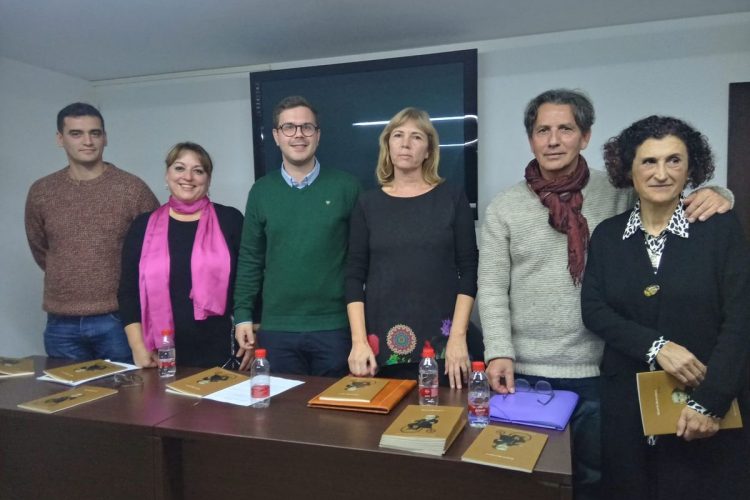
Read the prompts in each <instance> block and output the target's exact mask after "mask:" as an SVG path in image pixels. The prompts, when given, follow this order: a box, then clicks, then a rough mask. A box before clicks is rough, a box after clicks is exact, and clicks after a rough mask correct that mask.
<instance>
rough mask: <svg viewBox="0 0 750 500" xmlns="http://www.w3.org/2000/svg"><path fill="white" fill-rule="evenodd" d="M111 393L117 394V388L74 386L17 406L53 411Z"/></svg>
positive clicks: (40, 410)
mask: <svg viewBox="0 0 750 500" xmlns="http://www.w3.org/2000/svg"><path fill="white" fill-rule="evenodd" d="M112 394H117V390H116V389H109V388H107V387H95V386H85V387H75V388H73V389H68V390H67V391H63V392H58V393H56V394H50V395H49V396H44V397H43V398H39V399H35V400H33V401H29V402H27V403H21V404H19V405H18V407H19V408H24V409H26V410H31V411H37V412H40V413H55V412H58V411H60V410H66V409H68V408H72V407H74V406H78V405H82V404H84V403H90V402H91V401H96V400H97V399H101V398H104V397H107V396H111V395H112Z"/></svg>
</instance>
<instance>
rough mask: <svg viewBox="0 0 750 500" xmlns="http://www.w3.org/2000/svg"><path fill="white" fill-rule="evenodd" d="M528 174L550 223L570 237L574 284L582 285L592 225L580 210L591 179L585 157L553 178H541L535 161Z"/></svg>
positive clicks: (530, 186) (571, 270)
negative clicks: (547, 212) (582, 192)
mask: <svg viewBox="0 0 750 500" xmlns="http://www.w3.org/2000/svg"><path fill="white" fill-rule="evenodd" d="M525 176H526V184H527V185H528V186H529V189H531V190H532V191H534V192H535V193H536V195H537V196H538V197H539V201H541V202H542V205H544V206H545V207H547V208H548V209H549V225H550V226H552V227H553V228H554V229H555V230H557V231H559V232H561V233H564V234H566V235H567V236H568V270H569V271H570V275H571V276H572V277H573V283H575V284H576V285H580V284H581V279H583V270H584V268H585V266H586V249H587V248H588V246H589V225H588V223H587V222H586V217H584V216H583V214H582V213H581V208H582V206H583V195H582V194H581V189H583V187H584V186H585V185H586V183H587V182H588V181H589V167H588V165H587V164H586V160H585V159H584V158H583V156H581V155H578V165H577V166H576V169H575V170H574V171H573V173H571V174H570V175H566V176H565V177H560V178H557V179H553V180H547V179H545V178H544V177H542V173H541V171H540V170H539V162H537V161H536V160H532V161H531V162H530V163H529V164H528V165H527V166H526V174H525Z"/></svg>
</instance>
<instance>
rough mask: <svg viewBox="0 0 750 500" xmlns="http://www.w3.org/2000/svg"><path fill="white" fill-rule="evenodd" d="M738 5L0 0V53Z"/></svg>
mask: <svg viewBox="0 0 750 500" xmlns="http://www.w3.org/2000/svg"><path fill="white" fill-rule="evenodd" d="M748 11H750V1H748V0H710V1H706V0H463V1H459V0H411V1H410V0H370V1H367V0H213V1H206V0H124V1H123V0H0V56H4V57H8V58H10V59H14V60H16V61H21V62H25V63H28V64H31V65H34V66H39V67H43V68H47V69H51V70H54V71H58V72H61V73H65V74H68V75H71V76H75V77H79V78H82V79H85V80H90V81H96V80H108V79H115V78H124V77H132V76H145V75H156V74H164V73H174V72H182V71H193V70H208V69H217V68H224V67H232V66H252V65H258V64H267V63H279V62H287V61H300V60H304V59H318V58H325V57H336V56H345V55H352V54H363V53H369V52H381V51H388V50H398V49H412V48H418V47H428V46H434V45H443V44H452V43H461V42H472V41H480V40H492V39H500V38H507V37H514V36H521V35H531V34H538V33H550V32H559V31H567V30H575V29H583V28H595V27H605V26H614V25H620V24H631V23H639V22H646V21H659V20H667V19H677V18H686V17H696V16H705V15H714V14H728V13H736V12H748Z"/></svg>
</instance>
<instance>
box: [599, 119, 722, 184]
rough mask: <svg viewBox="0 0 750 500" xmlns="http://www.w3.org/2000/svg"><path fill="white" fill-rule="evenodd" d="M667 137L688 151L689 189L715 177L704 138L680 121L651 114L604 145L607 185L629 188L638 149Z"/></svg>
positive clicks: (710, 155) (713, 165) (712, 162)
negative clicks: (651, 140)
mask: <svg viewBox="0 0 750 500" xmlns="http://www.w3.org/2000/svg"><path fill="white" fill-rule="evenodd" d="M668 135H673V136H675V137H677V138H678V139H680V140H681V141H682V142H683V143H684V144H685V147H686V148H687V152H688V179H687V186H688V187H690V188H695V187H698V186H700V185H701V184H703V183H704V182H706V181H707V180H709V179H711V178H712V177H713V176H714V170H715V169H716V165H715V164H714V158H713V153H712V152H711V146H709V145H708V139H707V138H706V136H704V135H703V134H701V133H700V132H698V131H697V130H695V129H694V128H693V127H692V126H691V125H690V124H688V123H686V122H684V121H682V120H680V119H679V118H673V117H671V116H657V115H651V116H649V117H648V118H643V119H642V120H638V121H637V122H635V123H633V124H632V125H630V126H629V127H628V128H626V129H625V130H623V131H622V132H620V135H617V136H615V137H612V138H611V139H609V140H608V141H607V142H606V143H605V144H604V148H603V149H604V165H605V166H606V168H607V174H608V175H609V182H611V183H612V185H613V186H615V187H617V188H625V187H632V186H633V179H632V175H631V172H632V169H633V159H634V158H635V153H636V151H637V150H638V147H639V146H640V145H641V144H643V143H644V142H645V141H646V140H648V139H663V138H664V137H666V136H668Z"/></svg>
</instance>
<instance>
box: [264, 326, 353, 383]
mask: <svg viewBox="0 0 750 500" xmlns="http://www.w3.org/2000/svg"><path fill="white" fill-rule="evenodd" d="M257 347H262V348H264V349H266V350H267V351H268V353H267V356H268V361H269V362H270V363H271V372H272V373H285V374H290V375H319V376H322V377H343V376H344V375H346V374H348V373H349V353H350V352H351V350H352V336H351V333H350V332H349V329H348V328H346V329H341V330H323V331H317V332H279V331H268V330H263V329H261V330H259V331H258V338H257Z"/></svg>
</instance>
